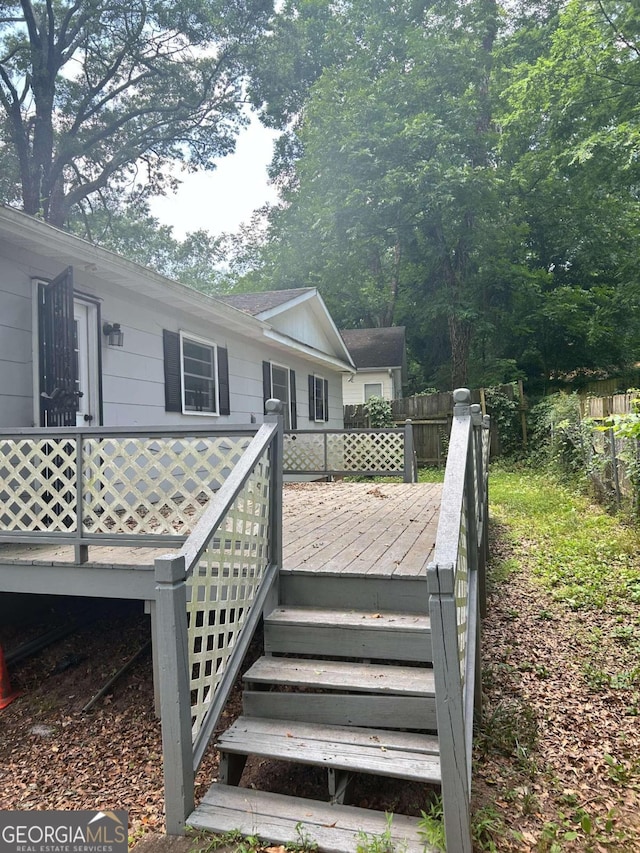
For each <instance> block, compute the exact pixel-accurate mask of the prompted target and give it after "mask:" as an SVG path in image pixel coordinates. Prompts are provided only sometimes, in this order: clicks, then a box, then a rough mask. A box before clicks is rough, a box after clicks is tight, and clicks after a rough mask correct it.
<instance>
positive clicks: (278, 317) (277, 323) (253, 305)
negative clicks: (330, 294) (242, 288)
mask: <svg viewBox="0 0 640 853" xmlns="http://www.w3.org/2000/svg"><path fill="white" fill-rule="evenodd" d="M220 300H221V301H223V302H225V303H226V304H227V305H231V306H233V307H234V308H237V309H238V310H240V311H244V312H245V313H246V314H249V315H251V316H252V317H255V318H256V320H261V321H262V322H264V323H269V324H272V326H273V331H272V333H271V334H270V335H268V337H271V338H272V339H273V340H277V339H281V340H284V339H286V337H287V336H288V334H290V333H288V332H287V331H285V330H286V329H287V328H291V319H292V316H294V315H295V313H296V311H299V310H300V306H304V309H302V310H304V311H305V312H307V316H313V317H314V318H315V322H316V323H317V324H318V326H319V327H320V328H321V329H322V330H323V333H324V335H325V337H326V340H327V341H328V342H329V344H330V346H331V347H332V348H333V349H334V350H335V351H336V353H340V358H341V359H343V361H344V362H345V364H344V365H343V367H348V368H349V370H350V372H353V370H354V364H353V361H352V358H351V355H350V353H349V350H348V348H347V346H346V344H345V342H344V340H343V338H342V335H341V334H340V332H339V331H338V329H337V327H336V324H335V323H334V321H333V317H332V316H331V314H330V313H329V310H328V308H327V306H326V305H325V303H324V300H323V299H322V297H321V296H320V293H319V292H318V289H317V288H316V287H298V288H290V289H289V290H265V291H263V292H262V293H237V294H233V295H230V296H221V297H220ZM293 325H294V326H297V325H298V324H297V322H294V323H293Z"/></svg>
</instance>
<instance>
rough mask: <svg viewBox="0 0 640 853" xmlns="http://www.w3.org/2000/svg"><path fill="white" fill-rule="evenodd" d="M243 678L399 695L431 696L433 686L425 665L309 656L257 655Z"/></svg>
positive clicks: (247, 680)
mask: <svg viewBox="0 0 640 853" xmlns="http://www.w3.org/2000/svg"><path fill="white" fill-rule="evenodd" d="M244 681H245V683H246V684H249V685H251V686H254V685H257V684H264V685H267V684H274V685H279V686H289V687H291V686H295V685H298V686H300V687H309V688H317V689H320V690H347V691H356V692H362V693H392V694H395V695H402V696H433V695H434V689H435V687H434V681H433V670H432V669H430V668H426V667H418V666H392V665H385V664H364V663H352V662H350V661H339V660H310V659H309V658H304V659H300V658H272V657H270V658H260V659H259V660H257V661H256V662H255V663H254V664H253V666H251V667H250V669H248V670H247V672H246V673H245V674H244Z"/></svg>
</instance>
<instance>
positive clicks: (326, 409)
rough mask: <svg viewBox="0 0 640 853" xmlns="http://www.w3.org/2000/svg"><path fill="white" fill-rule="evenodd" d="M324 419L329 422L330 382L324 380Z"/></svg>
mask: <svg viewBox="0 0 640 853" xmlns="http://www.w3.org/2000/svg"><path fill="white" fill-rule="evenodd" d="M324 419H325V421H328V420H329V380H328V379H325V380H324Z"/></svg>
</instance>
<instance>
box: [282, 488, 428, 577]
mask: <svg viewBox="0 0 640 853" xmlns="http://www.w3.org/2000/svg"><path fill="white" fill-rule="evenodd" d="M441 494H442V484H441V483H344V482H337V483H304V484H303V483H296V484H290V485H287V486H286V487H285V490H284V502H283V514H284V523H283V541H284V558H283V570H284V571H285V572H293V571H296V570H303V571H305V572H314V573H322V572H325V573H329V574H341V575H345V576H362V575H370V576H376V577H426V574H427V564H428V563H429V561H430V560H431V559H432V558H433V549H434V547H435V541H436V529H437V526H438V515H439V510H440V498H441Z"/></svg>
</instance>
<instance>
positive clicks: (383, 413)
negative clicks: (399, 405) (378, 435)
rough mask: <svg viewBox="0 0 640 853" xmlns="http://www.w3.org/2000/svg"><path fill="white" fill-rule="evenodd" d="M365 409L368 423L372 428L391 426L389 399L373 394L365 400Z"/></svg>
mask: <svg viewBox="0 0 640 853" xmlns="http://www.w3.org/2000/svg"><path fill="white" fill-rule="evenodd" d="M365 409H366V412H367V417H368V418H369V424H370V425H371V426H372V427H373V428H378V427H392V426H393V412H392V409H391V403H390V402H389V400H385V399H384V398H383V397H378V396H376V395H374V396H372V397H369V399H368V400H367V402H366V405H365Z"/></svg>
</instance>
